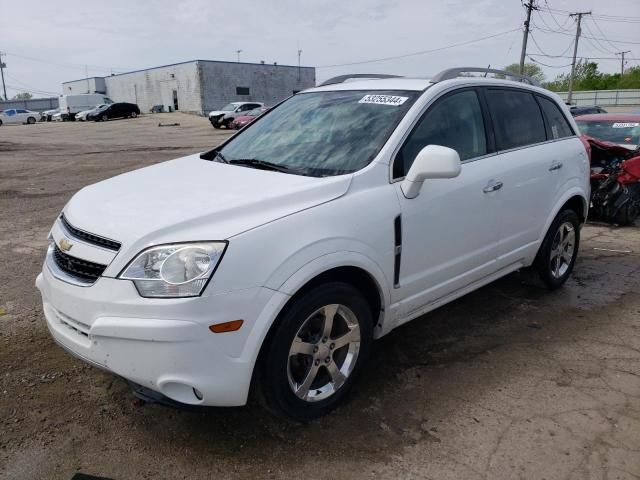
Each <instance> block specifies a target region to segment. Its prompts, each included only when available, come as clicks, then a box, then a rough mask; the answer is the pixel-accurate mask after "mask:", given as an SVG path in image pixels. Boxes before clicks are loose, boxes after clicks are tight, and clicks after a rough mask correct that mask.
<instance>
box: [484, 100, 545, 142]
mask: <svg viewBox="0 0 640 480" xmlns="http://www.w3.org/2000/svg"><path fill="white" fill-rule="evenodd" d="M486 97H487V103H488V104H489V111H490V112H491V119H492V120H493V129H494V131H495V134H496V147H497V148H498V150H508V149H510V148H516V147H522V146H525V145H531V144H532V143H538V142H544V141H545V140H546V139H547V135H546V132H545V129H544V121H543V120H542V114H541V113H540V108H539V107H538V104H537V103H536V101H535V99H534V98H533V95H531V94H530V93H528V92H522V91H517V90H498V89H487V91H486Z"/></svg>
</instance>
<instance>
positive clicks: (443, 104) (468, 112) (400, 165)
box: [393, 90, 487, 178]
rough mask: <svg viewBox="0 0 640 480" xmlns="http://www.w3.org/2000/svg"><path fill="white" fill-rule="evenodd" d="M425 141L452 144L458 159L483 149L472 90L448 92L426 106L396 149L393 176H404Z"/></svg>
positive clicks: (480, 121)
mask: <svg viewBox="0 0 640 480" xmlns="http://www.w3.org/2000/svg"><path fill="white" fill-rule="evenodd" d="M427 145H442V146H445V147H449V148H453V149H454V150H455V151H457V152H458V155H460V160H467V159H469V158H473V157H478V156H480V155H484V154H485V153H487V142H486V138H485V130H484V121H483V119H482V111H481V109H480V102H479V101H478V96H477V94H476V92H475V91H473V90H466V91H463V92H458V93H454V94H451V95H448V96H446V97H444V98H442V99H441V100H439V101H438V102H437V103H436V104H435V105H434V106H433V107H431V108H430V109H429V110H427V113H425V115H424V116H423V117H422V118H421V119H420V121H419V122H418V124H417V125H416V127H415V128H414V129H413V131H412V132H411V134H410V135H409V137H408V138H407V140H406V142H405V144H404V145H403V146H402V148H401V149H400V151H399V152H398V156H397V157H396V160H395V163H394V164H393V176H394V178H399V177H403V176H405V175H406V174H407V172H408V171H409V167H411V164H412V163H413V161H414V160H415V158H416V155H418V153H419V152H420V150H422V149H423V148H424V147H426V146H427Z"/></svg>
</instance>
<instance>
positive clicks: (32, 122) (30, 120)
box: [27, 117, 36, 125]
mask: <svg viewBox="0 0 640 480" xmlns="http://www.w3.org/2000/svg"><path fill="white" fill-rule="evenodd" d="M34 123H36V119H35V117H29V118H27V124H29V125H33V124H34Z"/></svg>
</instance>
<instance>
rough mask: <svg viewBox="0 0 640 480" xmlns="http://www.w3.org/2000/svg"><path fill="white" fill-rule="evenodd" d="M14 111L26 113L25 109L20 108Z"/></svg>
mask: <svg viewBox="0 0 640 480" xmlns="http://www.w3.org/2000/svg"><path fill="white" fill-rule="evenodd" d="M16 112H18V113H27V111H26V110H21V109H20V110H16Z"/></svg>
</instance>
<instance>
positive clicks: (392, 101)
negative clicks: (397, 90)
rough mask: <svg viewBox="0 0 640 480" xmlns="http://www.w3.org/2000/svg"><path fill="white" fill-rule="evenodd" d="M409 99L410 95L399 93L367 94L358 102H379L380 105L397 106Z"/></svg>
mask: <svg viewBox="0 0 640 480" xmlns="http://www.w3.org/2000/svg"><path fill="white" fill-rule="evenodd" d="M407 100H409V97H399V96H397V95H365V96H364V97H362V98H361V99H360V101H359V102H358V103H377V104H378V105H393V106H394V107H397V106H399V105H402V104H403V103H404V102H406V101H407Z"/></svg>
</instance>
